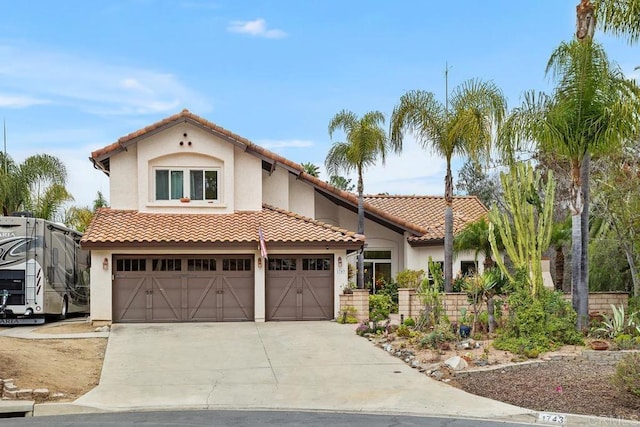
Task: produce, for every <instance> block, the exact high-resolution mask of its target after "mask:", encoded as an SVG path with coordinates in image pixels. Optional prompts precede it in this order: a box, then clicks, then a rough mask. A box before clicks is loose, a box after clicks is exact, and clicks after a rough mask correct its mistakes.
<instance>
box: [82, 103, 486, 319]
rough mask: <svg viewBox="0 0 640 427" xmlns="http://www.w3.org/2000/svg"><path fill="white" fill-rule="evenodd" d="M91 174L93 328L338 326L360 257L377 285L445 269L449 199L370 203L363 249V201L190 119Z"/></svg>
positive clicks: (159, 130)
mask: <svg viewBox="0 0 640 427" xmlns="http://www.w3.org/2000/svg"><path fill="white" fill-rule="evenodd" d="M90 160H91V161H92V162H93V164H94V166H95V168H97V169H99V170H100V171H101V172H103V173H105V174H107V175H108V176H109V183H110V194H109V200H110V204H111V207H110V208H104V209H100V210H99V211H98V212H97V214H96V216H95V218H94V219H93V221H92V223H91V225H90V226H89V228H88V229H87V231H86V233H85V234H84V236H83V238H82V242H81V244H82V246H83V248H85V249H90V250H91V263H92V268H91V318H92V320H94V321H112V322H185V321H242V320H252V321H257V322H259V321H265V320H266V321H270V320H320V319H333V318H335V317H336V316H337V315H338V311H339V297H338V295H339V294H340V293H341V292H342V289H343V288H344V287H346V286H347V284H348V280H349V277H348V268H347V265H348V264H349V263H354V261H355V254H356V253H357V251H358V250H360V249H364V254H365V267H366V270H367V277H366V279H367V281H368V282H374V281H375V280H376V279H379V278H387V279H388V278H391V277H394V276H395V274H396V273H397V272H398V271H401V270H404V269H406V268H412V269H424V270H427V260H428V258H429V256H431V257H433V259H434V260H436V261H442V260H443V259H444V254H443V238H444V226H443V218H444V199H443V198H442V197H431V196H386V195H378V196H367V198H366V201H365V211H366V224H365V233H366V238H365V236H360V235H358V234H356V233H355V232H354V230H355V229H356V225H357V196H356V195H355V194H352V193H350V192H346V191H341V190H339V189H337V188H335V187H333V186H331V185H329V184H328V183H326V182H324V181H322V180H320V179H318V178H315V177H313V176H310V175H309V174H307V173H305V172H304V171H303V169H302V167H301V166H300V165H298V164H296V163H294V162H292V161H289V160H287V159H285V158H283V157H282V156H279V155H278V154H275V153H273V152H270V151H268V150H266V149H264V148H262V147H260V146H258V145H256V144H254V143H252V142H251V141H249V140H247V139H245V138H243V137H241V136H239V135H236V134H234V133H232V132H230V131H228V130H226V129H223V128H222V127H220V126H218V125H216V124H214V123H212V122H210V121H208V120H205V119H204V118H202V117H199V116H197V115H195V114H193V113H191V112H189V111H188V110H183V111H182V112H180V113H178V114H175V115H173V116H170V117H167V118H166V119H164V120H161V121H159V122H157V123H154V124H152V125H149V126H147V127H145V128H143V129H140V130H138V131H136V132H133V133H131V134H129V135H126V136H124V137H122V138H120V139H119V140H118V141H117V142H115V143H113V144H111V145H109V146H107V147H104V148H102V149H100V150H97V151H95V152H93V153H91V157H90ZM454 212H455V227H454V231H456V230H459V229H460V228H462V227H463V226H464V225H465V224H466V223H468V222H470V221H474V220H476V219H477V218H479V217H481V216H483V215H486V208H485V207H484V206H483V205H482V204H481V203H480V202H479V200H478V199H477V198H475V197H456V198H455V200H454ZM260 236H262V239H261V237H260ZM265 252H266V253H265ZM265 255H266V257H265ZM479 264H480V266H481V265H482V260H479ZM474 265H475V264H474V261H473V254H472V253H469V254H463V255H462V256H460V257H459V258H458V259H456V260H455V264H454V273H456V272H458V271H461V270H464V269H466V268H473V267H474Z"/></svg>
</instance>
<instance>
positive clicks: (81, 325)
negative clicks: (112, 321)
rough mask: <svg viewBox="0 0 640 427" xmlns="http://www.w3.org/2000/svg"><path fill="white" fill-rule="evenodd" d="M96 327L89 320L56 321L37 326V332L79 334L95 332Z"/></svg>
mask: <svg viewBox="0 0 640 427" xmlns="http://www.w3.org/2000/svg"><path fill="white" fill-rule="evenodd" d="M95 330H96V327H95V326H93V325H91V324H89V323H87V322H73V323H56V324H51V325H45V326H41V327H39V328H37V329H36V330H35V331H34V332H35V333H36V334H52V335H53V334H79V333H86V332H95Z"/></svg>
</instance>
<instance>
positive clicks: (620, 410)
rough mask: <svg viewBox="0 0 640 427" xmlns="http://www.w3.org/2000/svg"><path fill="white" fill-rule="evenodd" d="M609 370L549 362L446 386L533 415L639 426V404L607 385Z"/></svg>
mask: <svg viewBox="0 0 640 427" xmlns="http://www.w3.org/2000/svg"><path fill="white" fill-rule="evenodd" d="M614 370H615V368H614V367H613V366H603V365H598V364H596V363H594V362H589V361H550V362H547V363H544V364H542V365H536V366H532V367H528V368H521V369H514V370H508V371H503V370H500V369H498V370H492V371H484V372H477V373H474V374H473V375H470V376H467V377H457V378H455V380H454V381H452V382H451V384H453V385H455V386H456V387H459V388H461V389H463V390H465V391H468V392H469V393H473V394H476V395H479V396H484V397H488V398H491V399H495V400H499V401H502V402H506V403H510V404H512V405H517V406H521V407H524V408H529V409H532V410H535V411H544V412H555V413H562V414H582V415H592V416H598V417H609V418H624V419H628V420H637V421H640V398H639V397H635V396H633V395H630V394H624V395H621V394H620V393H619V392H618V389H617V388H616V387H615V386H614V385H613V384H612V383H611V377H612V375H613V373H614Z"/></svg>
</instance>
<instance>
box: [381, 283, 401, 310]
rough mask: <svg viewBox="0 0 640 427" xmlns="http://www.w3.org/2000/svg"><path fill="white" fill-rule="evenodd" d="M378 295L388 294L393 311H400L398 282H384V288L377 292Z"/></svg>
mask: <svg viewBox="0 0 640 427" xmlns="http://www.w3.org/2000/svg"><path fill="white" fill-rule="evenodd" d="M376 293H377V294H378V295H387V296H388V297H389V298H391V313H397V312H398V284H397V283H395V282H388V283H387V282H384V283H383V285H382V288H381V289H380V290H379V291H377V292H376Z"/></svg>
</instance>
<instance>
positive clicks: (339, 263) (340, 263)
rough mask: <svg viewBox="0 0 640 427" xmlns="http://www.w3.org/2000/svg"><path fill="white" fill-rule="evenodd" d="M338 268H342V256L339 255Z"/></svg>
mask: <svg viewBox="0 0 640 427" xmlns="http://www.w3.org/2000/svg"><path fill="white" fill-rule="evenodd" d="M338 268H342V257H341V256H339V257H338Z"/></svg>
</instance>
